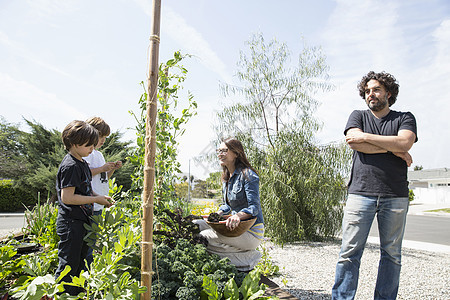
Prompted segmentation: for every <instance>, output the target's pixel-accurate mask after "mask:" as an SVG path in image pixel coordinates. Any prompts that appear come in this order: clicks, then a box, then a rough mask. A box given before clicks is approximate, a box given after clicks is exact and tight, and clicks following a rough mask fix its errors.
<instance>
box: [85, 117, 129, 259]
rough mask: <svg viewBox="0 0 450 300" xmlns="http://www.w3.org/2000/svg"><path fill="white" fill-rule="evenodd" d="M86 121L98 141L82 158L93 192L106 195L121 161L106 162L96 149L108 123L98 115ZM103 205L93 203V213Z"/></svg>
mask: <svg viewBox="0 0 450 300" xmlns="http://www.w3.org/2000/svg"><path fill="white" fill-rule="evenodd" d="M86 123H88V124H90V125H92V126H93V127H94V128H95V129H97V130H98V135H99V139H98V143H97V145H96V146H95V149H94V151H92V153H91V154H89V156H87V157H84V160H85V161H86V162H87V163H88V164H89V168H90V169H91V172H92V182H91V185H92V189H93V191H94V192H95V193H97V194H99V195H105V196H108V194H109V182H108V181H109V179H110V178H111V176H112V174H113V173H114V171H115V170H117V169H119V168H121V167H122V162H121V161H120V160H118V161H116V162H106V161H105V158H104V157H103V154H102V153H101V152H100V151H98V149H100V147H102V146H103V144H104V143H105V140H106V138H107V137H108V136H109V134H110V132H111V129H110V127H109V125H108V124H107V123H106V122H105V121H104V120H103V119H102V118H99V117H92V118H90V119H88V120H86ZM102 209H103V205H100V204H97V203H94V213H93V214H94V215H101V214H102ZM92 260H93V257H92V248H89V252H88V255H87V261H88V262H89V263H91V262H92Z"/></svg>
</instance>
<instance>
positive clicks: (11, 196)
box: [0, 179, 34, 212]
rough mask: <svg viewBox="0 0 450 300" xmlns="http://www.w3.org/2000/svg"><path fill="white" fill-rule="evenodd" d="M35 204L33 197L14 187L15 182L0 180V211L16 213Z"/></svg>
mask: <svg viewBox="0 0 450 300" xmlns="http://www.w3.org/2000/svg"><path fill="white" fill-rule="evenodd" d="M32 204H34V200H33V197H32V196H31V195H30V194H29V193H27V192H25V191H22V190H19V189H17V188H15V187H14V186H13V180H9V179H4V180H0V211H3V212H14V211H17V210H19V209H22V208H23V206H24V205H25V206H28V205H32Z"/></svg>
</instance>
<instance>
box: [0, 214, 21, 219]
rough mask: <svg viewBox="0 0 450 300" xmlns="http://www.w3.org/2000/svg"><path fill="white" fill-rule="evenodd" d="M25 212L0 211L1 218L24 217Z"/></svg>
mask: <svg viewBox="0 0 450 300" xmlns="http://www.w3.org/2000/svg"><path fill="white" fill-rule="evenodd" d="M24 216H25V213H0V217H1V218H8V217H24Z"/></svg>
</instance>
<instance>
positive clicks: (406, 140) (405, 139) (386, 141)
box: [345, 128, 416, 167]
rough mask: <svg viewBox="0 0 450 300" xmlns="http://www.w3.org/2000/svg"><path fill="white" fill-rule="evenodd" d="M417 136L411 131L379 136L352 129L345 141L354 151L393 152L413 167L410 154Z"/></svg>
mask: <svg viewBox="0 0 450 300" xmlns="http://www.w3.org/2000/svg"><path fill="white" fill-rule="evenodd" d="M415 140H416V135H415V133H414V132H412V131H411V130H400V131H399V132H398V135H389V136H386V135H377V134H371V133H366V132H363V131H362V130H361V129H359V128H350V129H349V130H348V131H347V134H346V136H345V141H346V142H347V144H348V145H349V146H350V148H352V149H353V150H356V151H359V152H363V153H366V154H375V153H386V152H392V153H393V154H394V155H396V156H398V157H400V158H401V159H403V160H404V161H405V162H406V164H407V165H408V167H409V166H411V164H412V157H411V155H410V154H409V153H408V151H409V149H411V147H412V145H413V144H414V141H415Z"/></svg>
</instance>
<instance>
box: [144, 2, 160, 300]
mask: <svg viewBox="0 0 450 300" xmlns="http://www.w3.org/2000/svg"><path fill="white" fill-rule="evenodd" d="M160 19H161V0H153V19H152V21H153V22H152V30H151V36H150V62H149V68H150V70H149V76H148V96H147V120H146V126H145V166H144V189H143V193H142V246H141V255H142V257H141V284H142V285H143V286H145V287H147V292H146V293H144V294H142V295H141V300H150V299H151V295H152V275H153V271H152V252H153V198H154V184H155V153H156V115H157V103H158V102H157V101H158V99H157V93H158V71H159V62H158V59H159V32H160Z"/></svg>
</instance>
